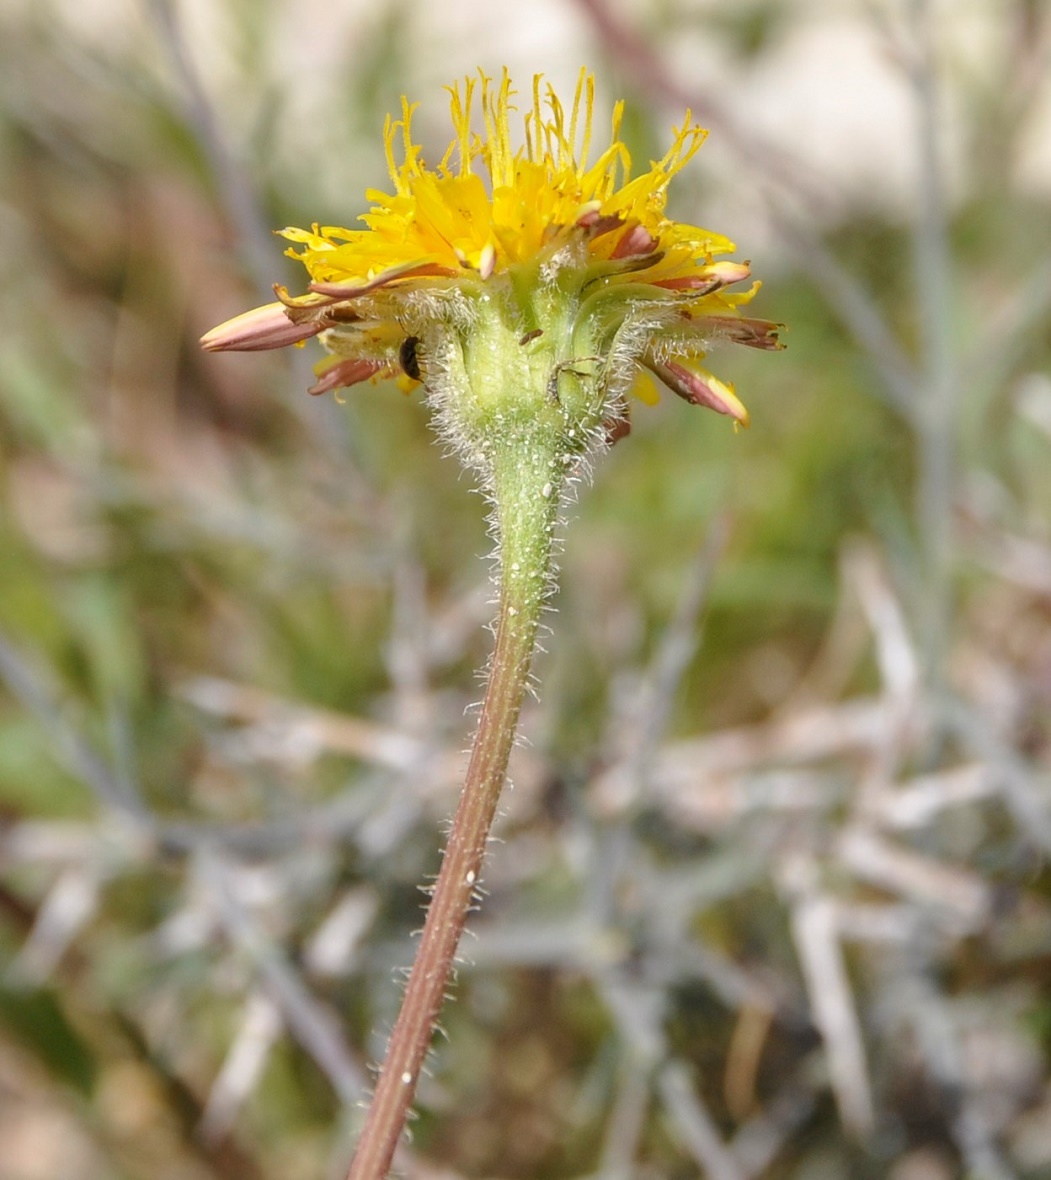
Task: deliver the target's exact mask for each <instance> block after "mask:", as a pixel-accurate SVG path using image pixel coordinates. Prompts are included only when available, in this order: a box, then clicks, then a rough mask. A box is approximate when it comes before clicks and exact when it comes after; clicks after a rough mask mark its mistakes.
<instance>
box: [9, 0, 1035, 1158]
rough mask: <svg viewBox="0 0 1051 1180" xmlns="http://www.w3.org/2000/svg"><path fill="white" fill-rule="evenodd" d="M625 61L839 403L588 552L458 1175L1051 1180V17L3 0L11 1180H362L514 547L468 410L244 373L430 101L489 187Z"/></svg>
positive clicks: (784, 409)
mask: <svg viewBox="0 0 1051 1180" xmlns="http://www.w3.org/2000/svg"><path fill="white" fill-rule="evenodd" d="M582 64H584V65H587V66H589V67H590V68H592V69H594V70H595V71H596V73H597V76H598V87H599V104H600V108H601V111H602V112H603V113H602V115H601V119H600V125H605V120H606V118H607V115H608V112H609V110H610V109H611V107H612V104H613V101H614V100H615V99H616V98H618V97H623V98H624V99H626V101H627V116H626V122H625V136H626V138H627V140H628V142H629V146H630V147H631V149H632V153H633V155H634V157H635V159H636V161H637V162H639V163H641V164H643V165H644V164H645V162H646V161H647V160H649V159H652V158H654V157H657V156H659V155H661V154H662V153H663V151H664V148H665V147H666V145H667V143H668V142H669V134H670V128H671V125H672V124H673V123H674V122H677V121H678V120H680V119H681V117H682V112H683V109H684V108H685V107H687V106H688V107H691V108H692V110H693V112H694V115H695V117H696V118H697V119H698V120H699V121H700V122H702V123H703V124H704V125H705V126H708V127H710V128H711V136H710V139H709V141H708V143H707V144H706V145H705V147H704V149H703V150H702V152H701V154H700V155H699V157H697V159H696V160H695V161H694V163H693V164H692V165H691V167H690V168H689V169H688V170H687V172H686V173H685V174H684V175H683V176H681V177H679V178H678V180H677V182H676V186H675V187H674V189H673V191H672V200H671V209H670V211H671V213H672V215H673V216H677V217H680V218H682V219H683V220H687V221H690V222H694V223H697V224H701V225H706V226H710V227H711V228H712V229H715V230H717V231H719V232H721V233H725V234H727V235H729V236H730V237H731V238H733V239H734V240H735V241H737V242H738V243H739V247H740V252H739V256H740V257H743V258H749V259H751V260H752V263H753V268H754V272H755V273H756V275H758V276H759V277H761V278H762V279H763V280H764V282H765V286H764V289H763V291H762V292H761V294H760V295H759V296H758V298H757V300H756V302H755V303H754V304H753V308H754V311H755V314H756V315H759V316H765V317H768V318H771V319H776V320H783V321H785V322H787V323H788V324H789V325H790V331H789V333H788V335H787V343H788V346H789V347H788V350H787V351H786V352H784V353H782V354H779V355H774V354H767V353H753V352H751V351H749V350H743V349H742V350H734V349H731V348H727V349H725V350H723V351H722V352H721V353H720V354H719V355H718V356H717V357H716V358H715V360H714V361H713V367H714V368H715V370H716V371H717V372H718V373H719V374H720V375H721V376H722V377H724V378H725V379H728V380H732V381H734V382H735V383H736V385H737V388H738V391H739V392H740V393H741V394H742V396H743V397H744V400H745V401H746V403H747V404H748V406H749V407H750V409H751V412H752V420H753V425H752V428H751V430H749V431H747V432H742V433H739V434H736V435H735V434H734V433H733V431H732V430H731V429H730V427H729V425H728V423H727V422H726V421H725V420H724V419H719V418H717V417H716V416H715V415H710V414H705V413H701V412H691V411H690V410H689V409H688V408H687V407H686V406H684V405H682V404H681V403H680V402H678V401H677V399H674V398H665V399H664V401H663V402H662V404H661V405H660V406H659V407H658V408H657V409H655V410H648V409H646V408H645V407H638V408H637V411H636V413H635V415H634V430H633V433H632V435H631V437H630V438H629V439H628V440H627V441H625V442H623V443H621V444H619V445H618V446H617V447H616V448H615V449H614V450H613V451H612V452H611V453H610V454H609V455H607V456H605V457H604V458H603V459H602V461H601V462H600V463H599V464H598V465H597V468H596V472H595V476H594V480H593V483H592V485H591V486H589V487H587V488H585V489H584V490H583V491H582V492H581V494H580V497H579V500H578V502H577V503H576V504H575V505H574V506H573V507H572V509H571V511H570V513H569V515H570V517H571V520H570V522H569V525H568V527H567V530H566V533H567V539H566V546H565V552H564V556H563V558H562V562H561V565H562V574H561V593H560V595H559V597H558V600H557V612H556V613H553V614H552V615H551V616H550V618H549V623H550V634H549V635H548V636H547V637H546V639H545V647H546V648H547V651H546V653H545V654H543V655H542V656H541V657H540V658H539V660H538V663H537V672H538V675H539V681H540V685H541V691H540V693H539V696H538V699H537V700H536V701H535V702H531V703H530V704H529V705H528V707H527V710H526V713H525V716H524V721H523V725H524V729H525V732H526V734H527V736H528V739H529V740H528V743H527V744H525V745H523V747H522V748H521V749H519V750H518V751H517V753H516V759H515V765H514V773H513V777H514V789H513V790H511V791H509V792H508V794H507V796H506V804H505V808H504V814H503V816H502V818H501V820H500V822H499V826H498V836H499V843H498V844H496V845H495V847H494V855H493V858H492V863H491V867H490V869H489V871H488V873H487V879H486V887H487V890H488V896H487V898H486V901H485V904H484V906H483V908H482V911H481V912H480V913H479V914H478V915H476V917H475V919H474V921H473V922H472V927H473V933H472V934H471V935H470V936H469V937H468V939H467V941H466V945H465V948H464V961H463V963H462V965H461V967H460V970H459V980H458V985H457V988H456V1002H455V1003H454V1004H453V1005H451V1006H450V1007H449V1008H448V1010H447V1012H446V1014H445V1017H444V1029H445V1031H446V1033H447V1039H444V1040H440V1041H439V1047H438V1049H437V1051H436V1052H435V1053H434V1055H433V1057H432V1061H431V1070H430V1074H429V1076H428V1077H427V1078H426V1079H425V1080H424V1082H423V1084H422V1086H421V1090H420V1095H419V1103H418V1112H419V1114H418V1118H417V1119H416V1121H415V1123H414V1125H413V1137H412V1143H411V1145H410V1146H408V1147H407V1148H406V1150H405V1152H404V1155H403V1156H402V1158H401V1159H400V1162H399V1168H400V1171H401V1174H403V1175H407V1176H411V1177H421V1178H423V1177H446V1178H455V1177H498V1178H507V1180H512V1178H522V1180H525V1178H530V1180H546V1178H551V1180H554V1178H563V1177H601V1178H603V1180H620V1178H623V1180H628V1178H629V1177H631V1178H634V1177H644V1178H653V1180H664V1178H669V1180H678V1178H683V1180H685V1178H688V1177H697V1176H705V1177H710V1178H712V1180H748V1178H760V1177H763V1178H769V1180H781V1178H793V1180H826V1178H827V1180H837V1178H840V1177H847V1176H850V1177H851V1178H865V1177H872V1178H877V1177H879V1178H882V1177H891V1178H892V1180H950V1178H952V1177H965V1176H966V1177H973V1178H981V1180H1001V1178H1008V1177H1019V1178H1033V1180H1036V1178H1040V1177H1048V1176H1051V1071H1049V1066H1048V1050H1049V1047H1051V868H1049V866H1048V853H1049V850H1051V792H1049V784H1051V721H1049V706H1051V376H1049V372H1051V368H1049V357H1051V6H1049V5H1048V4H1047V3H1045V2H1043V0H952V2H950V0H835V2H834V3H818V2H817V0H732V2H731V0H650V2H648V3H643V2H639V3H630V2H628V0H620V2H616V3H615V2H614V0H532V2H531V3H529V4H525V3H520V4H510V3H506V2H504V0H499V2H493V0H488V2H484V0H457V2H455V3H453V2H448V3H438V4H434V5H430V6H424V5H422V4H416V3H411V2H409V0H371V2H370V3H367V4H366V3H364V2H360V0H329V2H321V0H284V2H282V0H192V2H191V0H186V2H183V3H164V2H163V0H155V2H153V3H150V2H149V0H79V2H78V0H32V3H29V2H28V0H2V2H0V259H2V272H3V275H4V280H3V284H2V286H0V306H2V315H0V343H2V358H3V361H2V364H0V495H2V508H0V534H2V548H0V554H2V558H0V560H2V565H0V679H2V684H3V686H2V687H0V1177H2V1178H3V1180H54V1178H56V1177H77V1180H146V1178H149V1180H209V1178H215V1180H218V1178H219V1177H222V1178H223V1180H269V1178H274V1180H276V1178H278V1177H281V1178H282V1180H284V1178H287V1177H293V1176H294V1177H296V1178H297V1180H315V1178H316V1180H330V1178H331V1180H340V1178H341V1177H342V1176H343V1175H344V1170H345V1168H346V1165H347V1162H348V1160H349V1155H350V1151H351V1149H352V1145H353V1142H354V1138H355V1135H356V1133H357V1131H358V1129H359V1128H360V1125H361V1121H362V1113H363V1110H362V1103H363V1100H364V1099H365V1097H366V1095H367V1087H368V1085H369V1068H370V1065H371V1064H372V1063H374V1062H375V1061H376V1060H377V1059H378V1058H379V1057H380V1056H381V1054H382V1050H383V1045H384V1037H385V1034H386V1031H387V1030H388V1029H389V1027H390V1024H391V1021H392V1019H393V1016H394V1013H395V1011H396V1008H397V1004H398V1001H399V996H400V984H399V982H398V981H399V979H400V973H401V971H402V969H403V968H404V967H406V966H407V965H408V963H409V961H410V959H411V955H412V948H413V933H414V932H415V931H416V930H417V929H418V927H419V925H420V923H421V904H422V902H423V900H424V899H423V898H422V897H421V894H420V892H419V887H420V885H421V883H423V882H425V881H426V880H427V879H428V877H429V876H431V875H433V874H434V872H435V871H436V867H437V865H438V862H439V852H438V849H439V845H440V835H441V833H442V832H443V831H444V823H445V820H446V818H447V817H448V815H449V814H450V813H451V811H452V808H453V805H454V801H455V797H456V793H457V789H458V785H459V776H460V774H461V772H462V769H463V766H464V759H463V755H462V751H463V750H464V748H465V746H466V744H467V742H468V741H469V738H470V734H471V729H472V725H473V720H472V713H471V710H470V706H471V704H472V703H473V702H475V701H476V700H477V698H478V696H479V691H480V690H479V683H478V678H477V669H478V668H479V667H481V666H482V665H483V664H484V661H485V658H486V653H487V650H488V642H489V636H488V633H487V632H486V631H485V629H484V626H485V624H486V622H487V621H488V619H489V617H490V614H491V610H492V607H491V605H490V594H491V588H490V584H489V566H488V563H487V562H486V561H485V560H484V557H485V555H486V554H487V552H488V548H489V545H488V541H487V539H486V533H485V524H484V519H483V516H484V506H483V504H482V502H481V500H480V499H479V497H477V496H476V495H472V494H471V487H470V484H469V482H468V481H467V480H466V479H465V477H463V476H461V475H460V473H459V471H458V469H457V466H456V464H455V463H454V462H453V461H452V460H451V459H449V458H446V457H445V456H443V455H442V453H441V450H440V448H439V447H438V446H436V445H435V444H434V442H433V441H432V437H431V434H430V432H429V428H428V422H427V415H426V411H425V409H424V408H423V407H422V406H421V404H420V402H419V399H418V398H416V399H412V398H406V397H404V396H402V394H401V393H399V392H397V391H396V390H395V389H394V388H393V387H391V386H359V387H357V388H355V389H353V390H351V391H348V392H347V394H346V399H345V404H337V403H336V402H335V401H334V400H333V399H331V398H327V399H311V398H309V397H307V396H306V394H305V393H304V390H305V388H306V386H307V384H309V383H310V380H311V376H310V366H311V364H312V362H313V360H315V359H317V355H319V354H320V350H319V349H316V346H315V345H313V344H312V343H308V345H307V347H306V348H305V349H303V350H298V351H297V350H289V355H285V354H262V355H255V356H234V355H227V356H207V355H205V354H203V353H201V352H200V351H199V350H198V347H197V338H198V337H199V335H200V334H201V333H202V332H203V331H205V330H206V329H207V328H209V327H211V326H212V325H213V324H215V323H217V322H218V321H220V320H222V319H224V318H226V317H228V316H230V315H232V314H235V313H237V312H239V311H241V310H244V309H245V308H247V307H249V306H252V305H254V304H256V303H259V302H263V301H266V300H267V299H269V298H270V297H271V296H270V285H271V284H272V283H273V282H275V281H280V282H285V283H288V284H289V285H290V286H292V287H293V289H298V288H300V287H301V285H302V281H303V273H302V270H301V268H299V267H297V266H295V265H294V264H293V263H291V262H289V261H288V260H287V259H284V258H283V257H282V247H283V243H282V242H281V241H280V240H278V239H275V238H273V237H272V236H271V230H273V229H274V228H278V227H281V226H284V225H286V224H293V225H309V223H310V222H312V221H319V222H321V223H329V224H337V225H352V224H353V223H354V219H355V217H356V216H357V215H358V213H360V212H362V211H364V209H365V208H366V204H367V203H366V200H365V197H364V192H365V189H366V188H368V187H378V188H381V189H382V188H384V187H385V185H386V182H387V176H386V170H385V166H384V161H383V155H382V137H381V129H382V124H383V118H384V115H385V113H386V112H387V111H389V110H394V109H396V108H397V106H398V103H399V101H400V96H401V94H403V93H405V94H407V95H408V96H409V97H410V98H412V99H413V100H417V101H419V102H420V103H421V107H420V110H419V113H418V116H417V118H418V123H417V125H416V129H417V130H418V133H419V134H420V136H421V137H422V139H423V142H424V143H425V145H427V155H428V158H429V159H431V160H434V159H435V158H437V157H438V156H440V154H441V153H442V152H443V151H444V148H445V145H446V143H447V141H448V139H449V137H450V134H449V130H448V121H447V106H446V96H445V95H444V93H443V91H442V87H443V86H444V85H446V84H448V83H450V82H452V81H453V80H454V79H457V78H459V77H461V76H463V75H464V74H468V73H472V72H474V71H475V70H476V69H477V68H478V67H479V66H481V67H483V68H485V69H486V70H487V71H489V72H491V73H498V72H499V70H500V69H501V67H503V66H504V65H506V66H508V67H509V68H510V69H511V71H512V74H513V76H514V77H515V79H516V81H517V83H518V85H519V88H520V89H527V88H528V85H529V81H530V78H531V76H532V74H533V73H534V72H537V71H543V72H544V73H546V74H547V75H548V77H549V78H550V79H551V80H552V81H553V82H554V83H555V85H556V86H557V87H558V88H559V90H560V91H561V92H563V93H566V92H567V91H571V89H572V86H573V83H574V82H575V79H576V75H577V71H578V70H579V68H580V66H581V65H582ZM596 138H598V136H597V137H596ZM673 403H674V404H673Z"/></svg>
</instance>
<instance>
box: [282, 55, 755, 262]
mask: <svg viewBox="0 0 1051 1180" xmlns="http://www.w3.org/2000/svg"><path fill="white" fill-rule="evenodd" d="M449 94H450V113H451V117H452V124H453V130H454V133H455V134H454V138H453V140H452V142H451V143H450V145H449V148H448V150H447V151H446V153H445V155H444V157H443V159H442V160H441V162H440V163H439V165H438V166H437V168H435V169H433V170H432V169H430V168H428V167H427V165H426V163H425V162H424V160H423V158H422V153H421V148H420V147H419V145H418V144H416V143H414V142H413V137H412V117H413V111H414V109H415V108H414V106H413V105H412V104H410V103H409V102H408V101H407V100H405V99H403V100H402V111H401V118H400V119H397V120H392V119H390V118H388V120H387V123H386V126H385V129H384V140H385V144H386V154H387V166H388V170H389V172H390V177H391V181H392V184H393V192H391V193H384V192H378V191H375V190H371V191H370V192H369V193H368V194H367V195H368V197H369V199H370V200H371V201H372V202H373V205H372V208H371V210H370V211H369V212H368V213H366V214H365V215H363V216H362V217H361V218H360V220H361V221H362V222H363V223H364V224H365V226H366V228H365V229H343V228H341V227H338V226H317V225H315V226H314V227H313V228H312V229H311V230H309V231H308V230H302V229H294V228H290V229H286V230H284V231H282V232H283V234H284V236H285V237H286V238H288V239H289V240H291V241H293V242H295V243H297V244H298V245H299V246H300V247H301V249H300V250H298V251H296V250H292V251H289V253H290V254H291V255H292V256H293V257H297V258H299V259H300V260H301V261H302V262H303V263H304V265H305V266H306V267H307V270H308V271H309V272H310V276H311V278H312V279H313V280H314V281H315V282H321V283H344V282H347V283H354V282H365V281H368V280H369V279H370V278H372V277H373V276H374V275H377V274H380V273H382V272H384V271H386V270H389V269H391V268H393V267H398V266H404V265H407V264H432V265H434V266H437V267H441V268H445V269H447V270H448V272H449V273H450V274H458V273H462V272H464V271H473V272H477V273H478V274H480V275H481V277H482V278H488V277H489V276H490V275H491V274H493V273H495V272H500V271H506V270H508V269H509V268H512V267H514V266H516V265H519V264H523V263H530V262H532V261H539V260H542V259H543V258H544V257H548V256H550V255H551V254H553V253H555V252H556V251H557V250H558V249H559V248H560V247H561V246H563V245H564V244H565V242H566V241H567V240H569V238H570V236H571V235H572V234H574V233H576V234H577V235H578V236H579V231H580V226H581V224H582V219H585V221H586V220H587V219H590V221H591V223H592V224H595V223H599V224H602V225H605V224H607V223H608V224H610V225H617V226H622V227H627V228H634V227H640V229H639V230H638V231H637V232H641V231H645V232H646V233H647V234H648V235H649V236H650V237H651V238H652V239H655V240H656V243H657V245H656V246H655V247H654V248H653V251H652V252H653V254H654V257H655V263H654V265H655V268H656V267H659V275H657V274H655V275H654V279H657V278H659V279H661V280H668V279H675V278H676V277H679V276H682V275H688V274H689V273H691V272H692V271H694V270H695V269H696V267H697V266H699V265H703V264H705V263H707V262H710V261H711V259H712V256H713V255H716V254H726V253H731V252H732V251H733V249H734V246H733V243H732V242H730V241H729V240H728V239H727V238H725V237H722V236H721V235H719V234H715V233H711V232H710V231H708V230H705V229H701V228H700V227H698V226H690V225H685V224H683V223H678V222H671V221H669V220H668V219H667V218H666V217H665V215H664V207H665V202H666V199H667V188H668V184H669V182H670V181H671V179H672V177H674V176H675V175H676V173H678V172H679V171H680V170H681V169H682V168H683V167H685V165H686V164H687V163H688V161H689V160H690V159H691V158H692V157H693V155H694V153H695V152H696V151H697V150H698V148H699V147H700V146H701V144H702V143H703V141H704V138H705V136H706V134H707V132H705V131H704V129H703V128H701V127H699V126H697V125H696V124H694V123H692V122H691V119H690V115H689V112H687V115H686V119H685V120H684V122H683V125H682V127H681V128H677V129H675V131H674V136H673V141H672V145H671V147H670V148H669V150H668V151H667V153H666V154H665V155H664V156H663V158H662V159H660V160H657V161H654V162H653V163H652V164H651V166H650V168H649V169H648V170H647V171H646V172H643V173H641V174H640V175H639V176H637V177H635V178H634V179H632V178H631V159H630V156H629V154H628V150H627V148H626V147H625V146H624V144H623V143H622V142H621V141H620V139H619V138H618V136H619V133H620V122H621V116H622V109H623V107H622V104H621V103H618V104H617V105H616V107H615V108H614V111H613V123H612V131H611V137H610V143H609V146H608V147H606V148H605V150H603V151H602V152H601V154H600V155H599V156H598V158H597V159H595V160H594V161H589V154H590V149H591V140H592V133H593V126H592V123H593V110H594V78H593V77H592V76H591V75H589V74H587V73H586V71H581V75H580V79H579V81H578V83H577V88H576V93H575V95H574V99H573V104H572V107H571V109H570V111H569V112H568V115H567V112H566V111H565V109H564V107H563V106H562V104H561V102H560V101H559V99H558V98H557V96H556V95H555V93H554V91H553V89H552V88H551V87H550V86H548V87H547V88H546V90H542V84H541V79H540V78H539V77H537V78H536V79H535V80H534V84H533V93H532V105H531V108H530V109H529V111H527V113H526V114H525V116H524V120H523V124H524V128H523V129H524V144H523V145H522V146H520V147H515V145H514V143H513V142H512V134H511V118H510V116H511V113H512V112H513V111H515V110H516V109H517V108H516V107H515V105H514V103H513V99H514V97H515V91H514V90H513V89H512V87H511V82H510V79H509V77H508V75H507V73H506V71H505V73H504V75H503V77H502V79H501V81H500V83H499V84H495V83H494V82H493V80H492V79H490V78H488V77H486V76H485V75H484V74H482V75H479V77H478V78H477V79H470V78H469V79H467V80H465V82H464V83H463V84H462V85H457V86H453V87H450V88H449ZM476 102H477V105H478V107H479V108H480V114H481V130H480V131H475V130H473V128H472V118H473V116H474V114H475V106H476ZM620 238H621V234H618V233H613V232H606V233H599V234H595V235H594V236H592V237H591V238H590V239H589V240H588V251H589V253H590V255H591V256H592V257H594V258H595V259H596V260H601V259H608V258H610V257H611V256H613V257H616V255H615V253H614V252H615V251H616V249H617V245H618V242H619V241H620ZM658 257H659V261H658V260H657V259H658ZM647 277H649V276H647Z"/></svg>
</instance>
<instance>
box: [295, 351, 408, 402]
mask: <svg viewBox="0 0 1051 1180" xmlns="http://www.w3.org/2000/svg"><path fill="white" fill-rule="evenodd" d="M385 368H388V366H387V365H386V364H385V363H384V362H383V361H363V360H345V361H340V362H339V363H338V364H335V365H332V366H330V367H329V368H327V369H326V370H325V371H324V372H323V373H322V374H321V376H320V377H319V378H318V379H317V381H315V382H314V384H313V385H311V387H310V388H309V389H308V390H307V393H312V394H313V395H314V396H315V397H316V396H317V395H318V394H320V393H330V392H331V391H332V390H333V389H342V388H344V387H345V386H347V385H357V384H358V383H359V382H361V381H367V380H368V379H369V378H370V377H375V376H376V374H377V373H378V372H379V371H380V370H381V369H385Z"/></svg>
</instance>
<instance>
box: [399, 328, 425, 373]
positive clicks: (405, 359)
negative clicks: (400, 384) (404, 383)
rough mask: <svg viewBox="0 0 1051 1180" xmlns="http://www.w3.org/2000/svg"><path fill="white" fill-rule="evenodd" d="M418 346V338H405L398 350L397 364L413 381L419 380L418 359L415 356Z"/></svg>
mask: <svg viewBox="0 0 1051 1180" xmlns="http://www.w3.org/2000/svg"><path fill="white" fill-rule="evenodd" d="M419 344H420V338H419V336H406V337H405V339H404V340H403V341H402V342H401V348H399V349H398V364H399V365H401V367H402V370H403V371H404V372H405V374H406V376H409V377H411V378H412V379H413V381H419V380H420V358H419V357H418V356H417V354H416V349H417V348H418V347H419Z"/></svg>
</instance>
